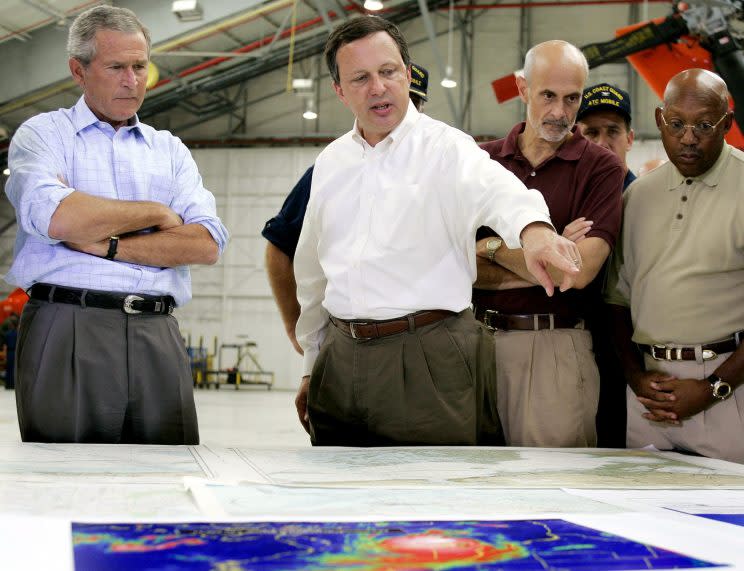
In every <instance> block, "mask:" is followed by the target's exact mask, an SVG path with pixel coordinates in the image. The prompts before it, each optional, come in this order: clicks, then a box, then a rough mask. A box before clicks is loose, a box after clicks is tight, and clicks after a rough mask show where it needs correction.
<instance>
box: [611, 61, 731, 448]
mask: <svg viewBox="0 0 744 571" xmlns="http://www.w3.org/2000/svg"><path fill="white" fill-rule="evenodd" d="M732 116H733V113H732V112H731V111H729V110H728V90H727V88H726V84H725V83H724V82H723V80H722V79H721V78H720V77H718V76H717V75H715V74H713V73H711V72H709V71H706V70H701V69H692V70H686V71H683V72H682V73H679V74H677V75H676V76H674V77H673V78H672V79H671V80H670V82H669V84H668V85H667V88H666V91H665V93H664V104H663V106H662V107H660V108H658V109H657V110H656V124H657V126H658V128H659V131H660V132H661V138H662V142H663V144H664V148H665V150H666V153H667V155H668V156H669V161H670V162H669V163H666V164H664V165H662V166H661V167H659V168H657V169H655V170H654V171H652V172H650V173H648V174H647V175H646V176H644V177H641V178H640V179H638V180H637V181H636V182H635V183H633V184H632V185H631V186H630V187H629V188H628V190H627V192H626V194H625V210H624V214H625V217H624V224H623V231H622V238H621V243H620V249H619V250H618V251H616V252H615V255H614V263H613V267H612V271H611V272H610V276H609V280H608V284H607V288H606V299H607V301H608V302H609V303H611V304H614V306H613V317H614V329H615V343H616V347H617V350H618V353H619V354H620V357H621V359H622V360H623V364H624V368H625V371H624V372H625V377H626V380H627V382H628V385H629V388H628V391H627V397H628V431H627V444H628V446H629V447H641V446H646V445H649V444H652V445H654V446H656V447H657V448H659V449H676V450H682V451H688V452H693V453H697V454H702V455H704V456H710V457H714V458H722V459H725V460H733V461H738V462H744V438H743V437H742V434H744V386H743V384H744V348H743V347H742V344H741V341H742V338H743V337H744V331H742V330H744V193H743V192H742V186H741V181H742V180H744V153H742V152H741V151H739V150H737V149H734V148H732V147H730V146H729V145H728V144H726V143H725V141H724V135H725V134H726V133H727V132H728V131H729V129H730V128H731V124H732ZM631 338H632V342H631ZM633 342H635V344H636V345H634V344H633Z"/></svg>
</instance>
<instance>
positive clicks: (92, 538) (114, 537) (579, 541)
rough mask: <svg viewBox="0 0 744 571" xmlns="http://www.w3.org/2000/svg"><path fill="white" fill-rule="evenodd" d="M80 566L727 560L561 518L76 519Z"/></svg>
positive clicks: (690, 564)
mask: <svg viewBox="0 0 744 571" xmlns="http://www.w3.org/2000/svg"><path fill="white" fill-rule="evenodd" d="M72 531H73V536H72V537H73V545H74V557H75V569H76V571H91V570H96V571H97V570H100V569H107V570H111V571H118V570H130V569H137V570H158V569H162V570H165V569H176V568H177V569H188V570H191V569H194V570H196V569H199V570H201V569H204V570H207V569H224V570H237V569H244V570H252V569H262V570H264V569H268V570H277V571H278V570H280V569H281V570H292V569H307V570H314V571H315V570H317V571H320V570H324V569H334V570H349V571H351V570H354V571H403V570H409V571H412V570H415V571H426V570H431V571H449V570H455V569H456V570H467V569H470V570H479V569H488V570H499V569H503V570H504V571H509V570H519V571H528V570H533V569H534V570H542V571H545V570H550V569H554V570H561V571H572V570H576V571H585V570H590V569H591V570H592V571H604V570H617V569H625V570H628V569H674V568H703V567H719V566H720V565H718V564H716V563H713V562H709V561H702V560H700V559H695V558H692V557H688V556H685V555H683V554H680V553H675V552H672V551H668V550H664V549H659V548H656V547H654V546H651V545H646V544H643V543H639V542H636V541H632V540H629V539H625V538H623V537H620V536H617V535H614V534H610V533H606V532H602V531H598V530H595V529H591V528H588V527H584V526H581V525H577V524H574V523H570V522H567V521H564V520H560V519H545V520H517V521H477V522H476V521H419V522H282V523H276V522H264V523H168V524H157V523H140V524H135V523H130V524H101V523H96V524H92V523H85V524H84V523H73V524H72Z"/></svg>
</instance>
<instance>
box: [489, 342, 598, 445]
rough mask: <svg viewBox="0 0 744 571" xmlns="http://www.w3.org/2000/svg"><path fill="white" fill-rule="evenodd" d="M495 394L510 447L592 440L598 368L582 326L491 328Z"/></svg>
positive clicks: (595, 411) (583, 443)
mask: <svg viewBox="0 0 744 571" xmlns="http://www.w3.org/2000/svg"><path fill="white" fill-rule="evenodd" d="M493 341H494V347H495V349H496V386H497V391H496V396H497V403H498V406H497V408H498V412H499V417H500V418H501V423H502V426H503V429H504V437H505V438H506V443H507V445H509V446H544V447H586V446H596V445H597V430H596V425H595V416H596V414H597V403H598V401H599V372H598V371H597V365H596V363H595V361H594V354H593V352H592V338H591V334H590V333H589V332H588V331H586V330H584V329H552V330H551V329H545V330H542V331H495V332H494V333H493Z"/></svg>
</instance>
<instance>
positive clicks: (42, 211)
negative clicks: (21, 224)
mask: <svg viewBox="0 0 744 571" xmlns="http://www.w3.org/2000/svg"><path fill="white" fill-rule="evenodd" d="M73 192H75V189H74V188H70V187H68V186H59V187H55V188H50V189H49V190H48V191H46V192H45V193H44V200H40V201H38V202H31V203H29V204H28V208H29V209H28V211H27V212H26V215H25V216H23V217H21V219H24V218H25V219H26V220H28V221H29V222H30V224H31V226H32V228H24V230H26V231H27V232H28V233H29V234H34V235H35V236H36V237H37V238H40V239H41V240H43V241H44V242H46V243H48V244H58V243H59V242H61V240H57V239H55V238H51V237H50V236H49V225H50V224H51V223H52V216H54V213H55V212H56V211H57V208H59V204H60V203H61V202H62V201H63V200H64V199H65V198H67V197H68V196H70V195H71V194H72V193H73Z"/></svg>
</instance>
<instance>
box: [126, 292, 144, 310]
mask: <svg viewBox="0 0 744 571" xmlns="http://www.w3.org/2000/svg"><path fill="white" fill-rule="evenodd" d="M135 301H145V298H144V297H140V296H138V295H128V296H127V297H125V298H124V306H123V307H122V309H123V310H124V313H129V314H134V313H142V312H141V311H140V310H139V309H134V308H133V307H132V304H133V303H134V302H135Z"/></svg>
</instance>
